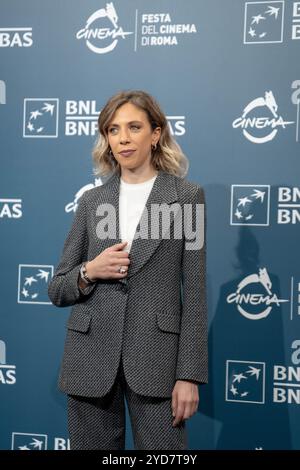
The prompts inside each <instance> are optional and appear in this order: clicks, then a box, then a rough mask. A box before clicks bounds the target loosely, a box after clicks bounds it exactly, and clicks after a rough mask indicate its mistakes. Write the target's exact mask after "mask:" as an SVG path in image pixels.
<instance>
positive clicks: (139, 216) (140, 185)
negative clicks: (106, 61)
mask: <svg viewBox="0 0 300 470" xmlns="http://www.w3.org/2000/svg"><path fill="white" fill-rule="evenodd" d="M98 124H99V132H100V136H99V140H98V142H97V144H96V147H95V149H94V160H95V165H96V171H97V173H98V174H101V175H107V174H111V177H110V178H109V179H108V181H106V182H105V183H104V184H103V185H102V186H100V187H96V188H94V189H91V190H90V191H87V192H85V193H84V194H83V196H82V197H81V199H80V202H79V206H78V209H77V212H76V216H75V219H74V222H73V225H72V228H71V230H70V232H69V234H68V237H67V239H66V242H65V245H64V250H63V254H62V258H61V261H60V263H59V265H58V267H57V269H56V271H55V274H54V277H53V279H52V280H51V282H50V285H49V297H50V299H51V301H52V302H53V303H54V304H55V305H57V306H58V307H66V306H70V305H73V309H72V312H71V315H70V317H69V320H68V325H67V328H68V330H67V338H66V343H65V351H64V357H63V362H62V367H61V371H60V378H59V386H60V389H61V390H62V391H63V392H65V393H67V394H68V424H69V433H70V443H71V449H110V450H113V449H124V442H125V440H124V439H125V414H124V396H125V397H126V400H127V405H128V409H129V413H130V419H131V425H132V431H133V438H134V444H135V448H136V449H165V450H167V449H168V450H174V449H186V448H187V436H186V426H185V420H186V419H188V418H189V417H191V416H192V415H193V414H194V413H195V412H196V410H197V407H198V402H199V396H198V384H200V383H206V382H207V324H206V299H205V247H204V245H203V237H202V239H201V240H200V243H199V234H203V233H204V230H203V229H204V216H203V214H204V212H203V211H204V206H203V204H204V196H203V191H202V189H201V188H200V187H199V186H198V185H196V184H194V183H191V182H188V181H187V180H185V179H184V178H183V176H184V174H185V173H186V168H187V160H186V158H185V157H184V155H183V154H182V152H181V150H180V148H179V146H178V145H177V144H176V143H175V141H174V140H173V139H172V137H171V135H170V131H169V128H168V123H167V120H166V117H165V115H164V114H163V112H162V111H161V109H160V107H159V105H158V104H157V102H156V101H155V100H154V99H153V98H152V97H151V96H150V95H148V94H147V93H145V92H143V91H128V92H121V93H118V94H117V95H115V96H113V97H112V98H111V99H110V100H109V101H108V102H107V104H106V105H105V107H104V108H103V109H102V111H101V113H100V116H99V120H98ZM195 226H196V230H194V227H195Z"/></svg>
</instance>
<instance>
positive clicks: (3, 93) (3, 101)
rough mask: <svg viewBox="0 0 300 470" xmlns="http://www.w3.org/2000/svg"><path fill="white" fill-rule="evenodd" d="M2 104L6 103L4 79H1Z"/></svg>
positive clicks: (0, 96) (0, 101)
mask: <svg viewBox="0 0 300 470" xmlns="http://www.w3.org/2000/svg"><path fill="white" fill-rule="evenodd" d="M0 104H6V87H5V82H4V81H3V80H0Z"/></svg>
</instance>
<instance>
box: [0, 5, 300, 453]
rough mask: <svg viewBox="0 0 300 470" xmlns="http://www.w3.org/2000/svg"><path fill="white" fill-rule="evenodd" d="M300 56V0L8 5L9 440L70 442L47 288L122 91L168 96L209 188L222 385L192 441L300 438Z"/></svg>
mask: <svg viewBox="0 0 300 470" xmlns="http://www.w3.org/2000/svg"><path fill="white" fill-rule="evenodd" d="M299 52H300V2H297V1H292V0H286V1H269V2H267V1H256V2H245V1H243V0H226V1H225V2H224V1H222V0H212V1H208V0H187V1H185V0H157V1H155V2H152V1H146V0H114V1H113V2H107V3H106V2H105V0H86V1H80V0H64V1H60V0H52V1H51V2H46V1H37V0H27V1H17V0H2V1H1V18H0V64H1V66H0V119H1V126H0V135H1V138H0V146H1V186H0V224H1V270H0V285H1V317H0V340H1V341H0V393H1V398H0V403H1V405H0V406H1V419H0V448H1V449H24V450H27V449H30V450H43V449H61V450H64V449H66V448H68V434H67V428H66V397H65V396H64V395H63V394H62V393H60V392H59V391H58V389H57V375H58V369H59V365H60V360H61V356H62V352H63V343H64V338H65V324H66V319H67V317H68V314H69V311H70V310H69V308H65V309H58V308H56V307H54V306H53V305H52V304H51V302H50V301H49V298H48V297H47V285H48V283H49V281H50V279H51V276H52V275H53V270H54V267H55V266H56V265H57V264H58V261H59V259H60V256H61V252H62V248H63V243H64V240H65V237H66V235H67V232H68V230H69V228H70V225H71V223H72V220H73V217H74V213H75V211H76V208H77V204H78V200H79V198H80V196H81V195H82V193H83V192H84V191H85V190H88V189H90V188H92V187H94V186H96V185H101V184H102V183H103V181H102V180H101V179H97V178H95V177H94V176H93V171H92V159H91V151H92V147H93V144H94V142H95V139H96V133H97V116H98V113H99V112H100V110H101V108H102V107H103V105H104V103H105V102H106V101H107V99H108V98H109V97H110V96H111V95H113V94H114V93H116V92H117V91H119V90H124V89H143V90H146V91H147V92H149V93H151V94H153V96H154V97H155V98H156V99H157V100H158V101H159V102H160V104H161V106H162V108H163V110H164V112H165V113H166V115H167V117H168V122H169V125H170V129H171V132H172V134H173V135H174V136H175V138H176V139H177V141H178V143H179V144H180V145H181V146H182V148H183V150H184V152H185V153H186V155H187V156H188V158H189V161H190V169H189V173H188V176H187V178H188V179H189V180H191V181H193V182H195V183H197V184H199V185H201V186H203V187H204V189H205V194H206V201H207V221H208V225H207V250H208V256H207V284H208V303H209V353H210V367H209V368H210V376H209V380H210V381H209V384H208V385H206V386H202V387H201V388H200V404H199V411H198V413H197V414H196V415H194V416H193V417H192V418H191V419H190V420H189V421H188V423H187V426H188V430H189V446H190V448H191V449H253V450H255V449H299V448H300V411H299V405H300V366H299V362H300V330H299V327H300V263H299V224H300V184H299V171H300V143H299V131H300V128H299V127H300V126H299V102H300V62H299ZM170 262H171V260H170ZM127 417H128V415H127ZM126 444H127V446H128V448H132V447H133V444H132V436H131V430H130V424H129V421H128V435H127V442H126Z"/></svg>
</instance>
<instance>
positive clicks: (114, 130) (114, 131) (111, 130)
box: [108, 127, 117, 134]
mask: <svg viewBox="0 0 300 470" xmlns="http://www.w3.org/2000/svg"><path fill="white" fill-rule="evenodd" d="M108 132H109V133H110V134H116V133H117V128H116V127H111V128H110V129H108Z"/></svg>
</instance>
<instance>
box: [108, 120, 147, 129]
mask: <svg viewBox="0 0 300 470" xmlns="http://www.w3.org/2000/svg"><path fill="white" fill-rule="evenodd" d="M137 123H138V124H143V123H142V121H139V120H138V119H136V120H135V121H129V122H126V123H125V124H137ZM112 126H113V127H119V124H117V123H114V122H112V123H111V124H110V125H109V126H108V127H112Z"/></svg>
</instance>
